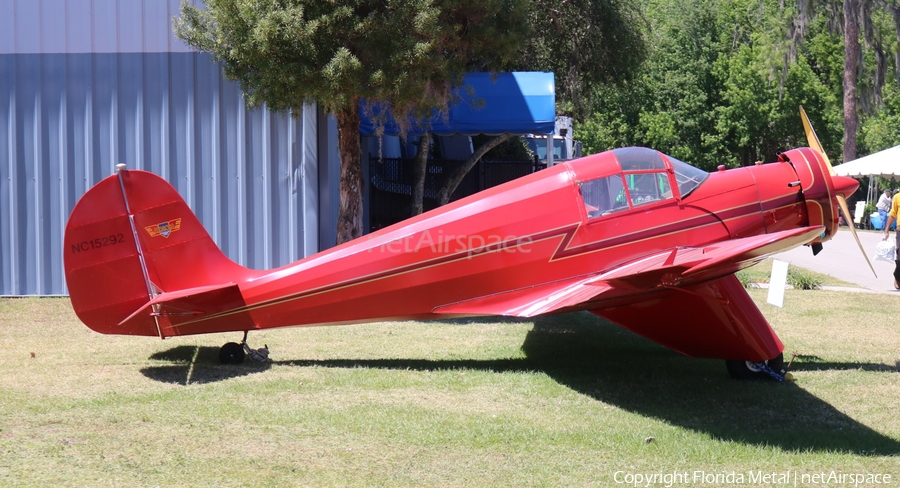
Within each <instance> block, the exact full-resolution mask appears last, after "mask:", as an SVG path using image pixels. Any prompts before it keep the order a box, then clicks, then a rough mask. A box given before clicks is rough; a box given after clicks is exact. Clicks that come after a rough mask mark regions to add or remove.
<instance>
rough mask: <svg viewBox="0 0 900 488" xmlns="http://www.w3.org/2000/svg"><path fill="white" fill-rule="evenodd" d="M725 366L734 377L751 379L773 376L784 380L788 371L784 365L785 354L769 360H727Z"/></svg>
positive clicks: (777, 379)
mask: <svg viewBox="0 0 900 488" xmlns="http://www.w3.org/2000/svg"><path fill="white" fill-rule="evenodd" d="M725 367H726V368H728V373H729V374H730V375H731V377H732V378H736V379H739V380H749V379H758V378H772V379H774V380H776V381H784V378H785V375H786V374H787V371H786V370H785V367H784V354H783V353H782V354H779V355H777V356H775V357H774V358H772V359H770V360H768V361H760V362H754V361H725Z"/></svg>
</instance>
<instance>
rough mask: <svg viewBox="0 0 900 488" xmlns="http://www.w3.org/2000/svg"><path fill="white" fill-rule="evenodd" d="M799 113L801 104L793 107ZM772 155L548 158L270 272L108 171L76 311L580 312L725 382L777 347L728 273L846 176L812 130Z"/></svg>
mask: <svg viewBox="0 0 900 488" xmlns="http://www.w3.org/2000/svg"><path fill="white" fill-rule="evenodd" d="M801 110H802V109H801ZM803 118H804V124H805V126H806V128H807V135H808V136H810V145H811V146H813V147H814V148H815V149H811V148H800V149H794V150H790V151H787V152H785V153H783V154H781V155H780V156H779V158H778V161H777V162H774V163H768V164H759V165H756V166H753V167H746V168H738V169H731V170H725V169H724V167H719V169H718V171H717V172H713V173H707V172H705V171H702V170H700V169H697V168H695V167H693V166H690V165H688V164H686V163H684V162H682V161H679V160H677V159H675V158H673V157H670V156H666V155H665V154H662V153H660V152H658V151H655V150H652V149H646V148H637V147H630V148H623V149H616V150H612V151H607V152H604V153H601V154H596V155H593V156H588V157H585V158H581V159H578V160H574V161H569V162H566V163H563V164H559V165H556V166H553V167H551V168H548V169H545V170H543V171H539V172H537V173H534V174H531V175H528V176H525V177H522V178H519V179H517V180H515V181H511V182H509V183H506V184H503V185H500V186H497V187H494V188H491V189H488V190H485V191H483V192H481V193H478V194H476V195H473V196H470V197H468V198H465V199H462V200H459V201H456V202H453V203H451V204H449V205H446V206H444V207H441V208H438V209H436V210H434V211H431V212H428V213H425V214H422V215H419V216H417V217H414V218H411V219H409V220H406V221H404V222H401V223H399V224H396V225H393V226H391V227H388V228H386V229H383V230H381V231H378V232H376V233H373V234H370V235H367V236H364V237H361V238H359V239H356V240H354V241H352V242H348V243H345V244H343V245H340V246H337V247H335V248H332V249H329V250H326V251H323V252H320V253H318V254H315V255H313V256H309V257H307V258H305V259H302V260H300V261H297V262H295V263H293V264H289V265H287V266H283V267H280V268H277V269H274V270H267V271H260V270H253V269H248V268H245V267H242V266H240V265H238V264H235V263H234V262H232V261H231V260H230V259H228V258H227V257H226V256H225V255H224V254H223V253H222V252H221V251H220V250H219V248H218V247H217V246H216V244H215V243H214V242H213V240H212V239H211V238H210V236H209V234H208V233H207V232H206V230H205V229H204V228H203V226H202V225H201V223H200V221H199V220H198V219H197V217H196V216H195V215H194V214H193V212H191V210H190V208H189V207H188V206H187V204H186V203H185V202H184V200H183V199H182V198H181V197H180V196H179V195H178V193H177V192H176V191H175V189H174V188H173V187H172V186H171V185H170V184H168V183H167V182H166V181H164V180H163V179H161V178H159V177H158V176H155V175H153V174H151V173H148V172H144V171H131V170H126V169H124V168H122V167H120V168H117V173H116V174H114V175H112V176H110V177H108V178H106V179H104V180H103V181H101V182H99V183H98V184H97V185H96V186H94V187H93V188H91V189H90V190H89V191H88V192H87V193H85V195H84V196H83V197H82V198H81V199H80V200H79V202H78V203H77V205H76V206H75V208H74V210H73V211H72V214H71V216H70V218H69V221H68V224H67V226H66V232H65V241H64V253H65V270H66V281H67V283H68V287H69V292H70V294H71V300H72V306H73V307H74V309H75V312H76V314H77V315H78V317H79V318H80V319H81V321H82V322H84V323H85V324H86V325H87V326H88V327H90V328H91V329H93V330H95V331H97V332H101V333H105V334H130V335H146V336H157V337H160V338H162V339H165V338H167V337H172V336H181V335H189V334H205V333H213V332H244V340H243V341H242V342H241V343H240V344H238V343H236V342H230V343H228V344H225V345H224V346H223V347H222V350H221V354H220V357H221V359H222V361H223V362H225V363H240V362H242V361H243V360H244V356H245V351H246V352H249V353H251V355H255V356H257V357H259V356H260V354H259V353H264V354H263V355H267V353H268V350H267V349H266V350H265V351H263V350H259V351H257V350H254V349H251V348H249V346H246V339H247V332H248V331H252V330H259V329H267V328H272V327H285V326H313V325H337V324H352V323H361V322H372V321H385V320H408V319H415V320H422V319H441V318H450V317H461V316H478V315H504V316H516V317H534V316H537V315H542V314H550V313H564V312H571V311H577V310H589V311H591V312H593V313H594V314H597V315H599V316H601V317H604V318H606V319H608V320H611V321H612V322H614V323H616V324H618V325H620V326H622V327H624V328H626V329H629V330H631V331H634V332H636V333H638V334H640V335H642V336H644V337H646V338H649V339H651V340H653V341H655V342H658V343H660V344H662V345H664V346H666V347H669V348H671V349H673V350H675V351H678V352H680V353H682V354H684V355H687V356H691V357H704V358H718V359H725V360H726V361H727V365H728V369H729V371H730V372H731V374H732V375H733V376H736V377H753V376H772V377H775V378H780V377H781V376H780V374H781V373H782V372H783V370H782V363H783V359H782V351H783V349H784V346H783V345H782V343H781V341H780V340H779V339H778V337H777V336H776V334H775V332H774V331H773V330H772V328H771V327H770V326H769V323H768V322H767V321H766V319H765V317H763V315H762V313H761V312H760V311H759V309H758V308H757V307H756V305H755V304H754V303H753V301H752V300H751V298H750V297H749V295H748V294H747V292H746V291H745V290H744V288H743V287H742V285H741V284H740V282H739V281H738V279H737V278H736V277H735V275H734V273H735V272H736V271H738V270H740V269H743V268H746V267H749V266H752V265H754V264H756V263H758V262H759V261H761V260H763V259H765V258H766V257H768V256H770V255H772V254H774V253H778V252H782V251H785V250H787V249H790V248H793V247H796V246H800V245H811V246H812V247H813V251H814V252H818V250H819V249H821V243H822V242H825V241H827V240H829V239H830V238H831V237H832V236H833V235H834V234H835V232H836V231H837V228H838V210H837V209H838V206H839V205H840V206H842V207H844V211H845V214H846V215H849V213H848V212H847V211H846V202H845V197H846V196H849V195H850V194H852V193H853V191H854V190H856V188H857V186H858V183H857V181H856V180H853V179H851V178H846V177H840V176H834V175H833V173H832V170H831V164H830V163H829V162H828V159H827V157H826V156H825V155H824V152H823V151H822V150H821V146H820V145H819V143H818V140H817V139H816V138H815V133H814V132H813V131H812V128H811V127H809V125H808V121H807V120H806V117H805V114H803Z"/></svg>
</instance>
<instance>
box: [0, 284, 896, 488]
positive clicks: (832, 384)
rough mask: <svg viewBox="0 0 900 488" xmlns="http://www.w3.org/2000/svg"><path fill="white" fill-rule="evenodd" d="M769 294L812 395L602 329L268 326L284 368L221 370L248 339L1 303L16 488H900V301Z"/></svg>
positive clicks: (799, 386)
mask: <svg viewBox="0 0 900 488" xmlns="http://www.w3.org/2000/svg"><path fill="white" fill-rule="evenodd" d="M750 293H751V295H752V296H753V298H754V299H755V300H756V302H757V303H758V304H759V305H760V308H761V309H762V311H763V313H764V314H765V315H766V316H767V317H768V319H769V321H770V322H771V323H772V325H773V327H774V328H775V329H776V331H777V332H778V333H779V335H780V336H781V338H782V340H783V341H784V343H785V345H786V349H785V359H786V360H787V359H790V358H791V357H792V355H793V354H794V353H796V355H797V356H796V359H795V360H794V364H793V375H794V378H795V380H796V381H794V382H791V383H776V382H774V381H751V382H740V381H735V380H731V379H730V378H728V376H727V373H726V371H725V367H724V364H723V363H722V362H721V361H714V360H703V359H689V358H685V357H682V356H680V355H678V354H676V353H673V352H671V351H669V350H667V349H665V348H662V347H660V346H657V345H655V344H654V343H651V342H649V341H646V340H644V339H642V338H640V337H637V336H635V335H633V334H631V333H629V332H627V331H624V330H621V329H619V328H617V327H616V326H614V325H611V324H608V323H605V322H603V321H602V320H600V319H598V318H596V317H594V316H593V315H591V314H588V313H578V314H570V315H561V316H553V317H544V318H538V319H536V320H505V319H500V320H498V319H480V320H471V321H441V322H435V323H415V322H399V323H396V322H393V323H379V324H370V325H360V326H348V327H331V328H307V329H301V328H295V329H281V330H273V331H264V332H258V333H254V334H251V344H252V345H253V346H255V347H260V346H262V345H263V344H268V346H269V348H270V349H271V357H272V359H273V362H272V363H271V364H267V365H257V364H250V363H249V362H248V363H247V364H244V365H242V366H222V365H219V364H218V356H217V355H218V348H219V346H221V344H222V343H224V342H226V341H233V340H239V339H240V335H239V334H233V335H212V336H193V337H185V338H178V339H170V340H166V341H159V340H158V339H152V338H134V337H120V336H102V335H99V334H96V333H94V332H91V331H90V330H88V329H87V328H86V327H84V326H83V325H81V324H80V322H79V321H78V320H77V318H75V316H74V314H73V313H72V312H71V309H70V307H69V302H68V300H67V299H0V328H2V329H0V330H2V337H3V338H4V341H3V343H4V346H3V348H2V349H0V486H101V485H102V486H442V487H443V486H467V487H468V486H517V487H518V486H631V484H617V481H618V480H624V479H625V478H624V476H626V475H629V474H631V475H635V474H653V473H659V474H666V473H673V472H687V473H689V477H688V479H687V482H685V483H674V486H726V485H730V484H731V483H729V482H728V480H727V479H726V478H724V476H726V475H729V474H730V475H738V474H740V475H742V476H744V482H745V485H747V486H783V485H781V484H777V483H774V481H777V479H772V478H770V479H769V480H770V481H772V482H765V481H764V480H762V479H761V478H758V479H757V483H751V481H752V480H751V479H750V476H751V475H752V474H753V473H760V474H766V473H773V472H778V473H783V472H786V471H791V472H792V473H796V474H798V475H804V474H805V475H807V476H808V477H809V476H812V475H813V474H818V473H822V472H825V473H826V474H828V473H830V472H832V471H834V472H835V474H838V475H840V474H856V473H869V474H890V475H891V476H892V477H893V478H892V484H898V483H900V415H898V412H900V374H898V359H900V319H898V317H900V297H895V296H890V295H878V294H866V293H852V294H851V293H842V292H834V291H822V290H818V291H801V290H788V291H787V294H786V298H785V307H784V308H783V309H778V308H775V307H772V306H771V305H768V304H766V303H765V293H766V291H765V290H750ZM660 320H665V312H664V311H661V312H660ZM32 353H33V357H32ZM695 472H698V473H700V472H702V473H703V474H705V475H706V476H707V477H709V476H720V478H719V479H716V478H707V482H702V479H701V480H700V481H697V480H696V479H694V478H693V476H694V473H695ZM617 473H618V474H617ZM792 476H793V475H792ZM710 480H711V482H710ZM791 481H792V480H791ZM807 481H808V483H806V484H804V483H803V478H800V477H798V478H797V483H798V486H804V485H805V486H826V484H815V483H812V478H807ZM665 485H666V483H657V484H650V485H649V486H665ZM642 486H644V485H642ZM827 486H853V484H852V483H851V484H830V485H827ZM860 486H865V484H862V485H860Z"/></svg>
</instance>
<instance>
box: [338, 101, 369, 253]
mask: <svg viewBox="0 0 900 488" xmlns="http://www.w3.org/2000/svg"><path fill="white" fill-rule="evenodd" d="M335 115H336V116H337V126H338V153H339V154H340V158H341V184H340V192H341V206H340V210H339V212H338V221H337V244H341V243H344V242H347V241H352V240H353V239H356V238H357V237H360V236H361V235H362V217H363V195H362V185H363V179H362V166H361V164H360V143H359V99H357V98H354V99H352V100H351V101H350V103H349V104H348V107H347V108H345V109H343V110H340V111H338V112H337V113H336V114H335Z"/></svg>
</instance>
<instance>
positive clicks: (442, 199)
mask: <svg viewBox="0 0 900 488" xmlns="http://www.w3.org/2000/svg"><path fill="white" fill-rule="evenodd" d="M510 137H512V134H500V135H499V136H496V137H494V138H493V139H491V140H489V141H487V142H485V143H484V144H483V145H482V146H481V147H479V148H478V149H477V150H476V151H475V153H474V154H472V155H471V156H470V157H469V159H467V160H466V162H465V163H463V165H462V166H460V167H459V168H457V170H456V171H454V172H453V174H452V175H450V176H448V177H447V179H446V180H444V184H443V186H442V187H441V189H440V191H439V192H438V202H439V203H440V204H441V205H446V204H447V203H449V202H450V196H451V195H453V192H454V191H456V187H457V186H459V184H460V182H462V180H463V178H465V176H466V174H467V173H468V172H469V171H470V170H471V169H472V168H474V167H475V165H476V164H477V163H478V160H479V159H481V157H482V156H484V155H485V153H487V152H488V151H490V150H491V149H493V148H495V147H497V146H498V145H499V144H500V143H502V142H503V141H505V140H507V139H509V138H510Z"/></svg>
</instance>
